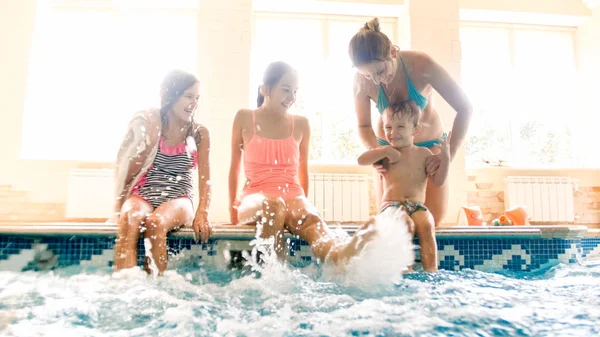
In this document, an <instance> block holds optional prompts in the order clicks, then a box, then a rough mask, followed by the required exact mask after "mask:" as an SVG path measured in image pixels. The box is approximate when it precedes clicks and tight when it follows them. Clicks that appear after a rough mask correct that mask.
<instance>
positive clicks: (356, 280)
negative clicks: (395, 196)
mask: <svg viewBox="0 0 600 337" xmlns="http://www.w3.org/2000/svg"><path fill="white" fill-rule="evenodd" d="M409 220H410V218H408V216H407V215H406V213H405V212H404V211H401V210H398V209H393V208H388V209H387V210H385V211H384V212H383V213H381V214H379V215H377V216H376V217H375V219H374V223H373V224H372V225H371V226H370V227H369V229H367V230H365V231H370V230H375V234H374V235H373V236H372V237H371V238H370V240H369V241H368V242H366V243H363V242H360V241H359V242H357V245H360V244H364V247H363V249H362V251H361V252H360V254H359V255H357V256H355V257H354V258H352V259H351V260H350V261H349V262H348V265H347V267H346V268H345V273H344V275H343V277H342V279H341V280H340V281H341V282H342V283H343V284H345V285H349V286H355V287H359V288H371V287H373V286H377V285H392V284H394V283H397V282H400V281H401V280H402V277H403V274H404V273H405V272H406V271H407V270H408V268H409V267H410V266H411V265H412V264H413V263H414V260H415V254H414V245H413V243H412V235H411V234H410V232H409V230H408V228H409V224H410V223H409V222H408V221H409ZM364 234H367V233H364ZM326 271H327V274H329V275H330V276H332V275H331V268H329V269H327V270H326ZM334 278H336V277H335V276H334ZM337 278H338V279H339V277H337Z"/></svg>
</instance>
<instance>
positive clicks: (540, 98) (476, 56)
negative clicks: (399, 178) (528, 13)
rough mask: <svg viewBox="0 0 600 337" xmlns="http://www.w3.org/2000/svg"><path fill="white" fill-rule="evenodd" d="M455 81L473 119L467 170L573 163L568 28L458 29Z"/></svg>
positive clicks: (573, 77)
mask: <svg viewBox="0 0 600 337" xmlns="http://www.w3.org/2000/svg"><path fill="white" fill-rule="evenodd" d="M460 38H461V43H462V74H461V77H462V82H463V85H464V88H465V90H466V91H467V94H468V95H469V98H470V99H471V100H472V102H473V106H474V114H473V119H472V124H471V126H470V129H469V135H468V137H467V141H466V153H467V163H468V165H477V164H478V163H481V162H483V161H488V160H489V161H493V162H497V161H498V160H504V161H507V162H508V163H507V164H508V165H509V166H521V167H546V166H549V167H552V166H575V165H580V164H579V160H580V158H578V156H577V155H576V153H575V152H574V151H573V149H574V148H576V146H575V145H576V143H577V142H578V141H579V140H578V139H577V135H575V134H574V132H573V131H575V127H576V126H577V124H576V123H578V121H579V120H580V119H579V118H577V117H578V116H580V113H579V109H580V107H579V106H578V101H579V100H578V99H577V95H578V90H577V73H576V62H575V48H574V30H573V29H568V28H559V27H542V26H523V25H484V24H475V23H463V24H462V25H461V30H460Z"/></svg>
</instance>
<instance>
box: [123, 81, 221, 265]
mask: <svg viewBox="0 0 600 337" xmlns="http://www.w3.org/2000/svg"><path fill="white" fill-rule="evenodd" d="M199 88H200V84H199V83H198V80H197V79H196V77H195V76H194V75H192V74H188V73H186V72H183V71H173V72H171V73H169V74H168V75H167V76H166V77H165V79H164V80H163V83H162V85H161V108H160V109H151V110H147V111H142V112H139V113H137V114H136V115H135V116H134V118H133V119H132V121H131V122H130V124H129V128H128V131H127V134H126V136H125V139H124V140H123V143H122V145H121V148H120V149H119V154H118V156H117V170H116V172H117V175H116V183H117V190H116V193H117V195H116V205H115V212H116V214H117V216H118V218H119V220H118V226H119V227H118V233H117V240H116V243H115V261H114V263H115V270H120V269H123V268H131V267H134V266H136V265H137V260H138V254H137V244H138V238H139V235H140V232H143V235H144V238H145V239H147V240H148V243H150V245H151V247H150V248H149V249H150V253H151V254H150V256H147V257H146V263H145V267H146V271H147V272H148V273H150V272H153V273H154V272H157V273H158V274H162V273H163V272H164V270H165V269H166V267H167V233H168V232H169V231H171V230H172V229H175V228H177V227H180V226H184V225H188V224H191V225H192V228H193V229H194V234H196V237H198V236H200V237H201V238H202V241H204V242H206V241H207V240H208V238H209V236H210V235H211V232H212V229H211V226H210V224H209V222H208V220H207V215H208V206H209V203H210V166H209V162H208V153H209V149H210V137H209V133H208V130H207V129H206V128H205V127H203V126H201V125H199V124H197V123H196V122H195V121H194V114H195V112H196V108H197V106H198V98H199V95H198V92H199ZM195 169H197V171H198V179H199V181H198V188H199V191H198V192H199V199H200V200H199V205H198V208H197V210H196V213H194V207H193V205H192V199H193V198H192V197H193V179H194V178H193V170H195ZM152 269H154V270H152Z"/></svg>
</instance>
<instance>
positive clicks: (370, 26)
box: [363, 18, 381, 32]
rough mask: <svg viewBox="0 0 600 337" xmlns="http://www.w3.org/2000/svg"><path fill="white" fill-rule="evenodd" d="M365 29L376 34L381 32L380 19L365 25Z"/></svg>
mask: <svg viewBox="0 0 600 337" xmlns="http://www.w3.org/2000/svg"><path fill="white" fill-rule="evenodd" d="M363 29H365V30H372V31H374V32H379V31H381V28H380V27H379V19H378V18H374V19H373V20H371V21H369V22H367V23H365V27H364V28H363Z"/></svg>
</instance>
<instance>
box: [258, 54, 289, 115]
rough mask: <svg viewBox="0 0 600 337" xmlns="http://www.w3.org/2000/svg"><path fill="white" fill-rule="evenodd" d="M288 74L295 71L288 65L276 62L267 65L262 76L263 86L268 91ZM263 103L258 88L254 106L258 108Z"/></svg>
mask: <svg viewBox="0 0 600 337" xmlns="http://www.w3.org/2000/svg"><path fill="white" fill-rule="evenodd" d="M288 72H293V73H295V72H296V70H295V69H294V68H292V66H290V65H289V64H287V63H285V62H282V61H277V62H273V63H271V64H269V65H268V66H267V69H266V70H265V74H264V75H263V84H262V85H264V86H266V87H267V88H269V89H272V88H273V87H275V86H276V85H277V83H279V81H280V80H281V78H282V77H283V75H285V74H287V73H288ZM264 102H265V96H263V94H262V93H261V92H260V86H258V97H257V98H256V105H257V106H258V107H259V108H260V106H261V105H263V103H264Z"/></svg>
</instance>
